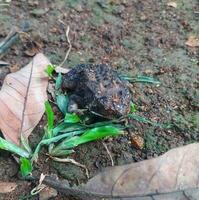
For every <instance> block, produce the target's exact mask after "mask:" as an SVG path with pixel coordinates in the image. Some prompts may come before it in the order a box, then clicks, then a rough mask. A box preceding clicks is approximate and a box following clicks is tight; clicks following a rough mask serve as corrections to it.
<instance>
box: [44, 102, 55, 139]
mask: <svg viewBox="0 0 199 200" xmlns="http://www.w3.org/2000/svg"><path fill="white" fill-rule="evenodd" d="M45 111H46V115H47V122H48V124H47V125H48V131H47V137H48V138H51V137H52V130H53V128H54V118H55V116H54V112H53V109H52V107H51V105H50V103H49V102H48V101H46V102H45Z"/></svg>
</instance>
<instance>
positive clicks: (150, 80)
mask: <svg viewBox="0 0 199 200" xmlns="http://www.w3.org/2000/svg"><path fill="white" fill-rule="evenodd" d="M122 78H123V79H125V80H127V81H129V82H131V83H136V82H141V83H152V84H157V85H158V84H160V81H158V80H156V79H154V78H153V77H149V76H136V77H130V76H122Z"/></svg>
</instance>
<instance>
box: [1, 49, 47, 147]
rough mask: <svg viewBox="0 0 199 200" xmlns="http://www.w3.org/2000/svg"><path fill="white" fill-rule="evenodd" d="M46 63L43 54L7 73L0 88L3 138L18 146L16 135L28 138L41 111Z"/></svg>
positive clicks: (18, 137) (45, 85)
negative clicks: (20, 67)
mask: <svg viewBox="0 0 199 200" xmlns="http://www.w3.org/2000/svg"><path fill="white" fill-rule="evenodd" d="M48 64H50V62H49V60H48V59H47V58H46V57H45V56H44V55H43V54H41V53H40V54H37V55H36V56H35V57H34V58H33V60H32V62H30V63H29V64H28V65H27V66H25V67H24V68H22V69H21V70H19V71H17V72H15V73H11V74H8V75H7V76H6V78H5V80H4V84H3V86H2V89H1V91H0V129H1V131H2V133H3V135H4V137H5V138H6V139H7V140H9V141H11V142H13V143H15V144H17V145H20V136H21V134H23V136H25V138H28V136H29V135H30V133H31V132H32V130H33V129H34V127H35V126H36V125H37V124H38V122H39V120H40V119H41V117H42V115H43V113H44V110H45V108H44V102H45V100H46V99H47V93H46V88H47V84H48V77H47V75H46V74H45V72H44V70H45V68H46V66H47V65H48Z"/></svg>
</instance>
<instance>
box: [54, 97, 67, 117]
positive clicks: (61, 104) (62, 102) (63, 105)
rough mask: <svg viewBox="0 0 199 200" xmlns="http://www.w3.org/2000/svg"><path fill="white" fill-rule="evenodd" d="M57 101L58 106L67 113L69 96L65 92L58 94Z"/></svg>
mask: <svg viewBox="0 0 199 200" xmlns="http://www.w3.org/2000/svg"><path fill="white" fill-rule="evenodd" d="M56 101H57V106H58V108H59V109H60V111H61V112H62V113H63V114H64V115H65V114H66V112H67V107H68V101H69V100H68V96H65V95H64V94H60V95H57V97H56Z"/></svg>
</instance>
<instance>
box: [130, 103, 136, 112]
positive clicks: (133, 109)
mask: <svg viewBox="0 0 199 200" xmlns="http://www.w3.org/2000/svg"><path fill="white" fill-rule="evenodd" d="M130 107H131V113H134V112H136V111H137V109H136V105H135V104H134V103H133V102H132V101H131V103H130Z"/></svg>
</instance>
